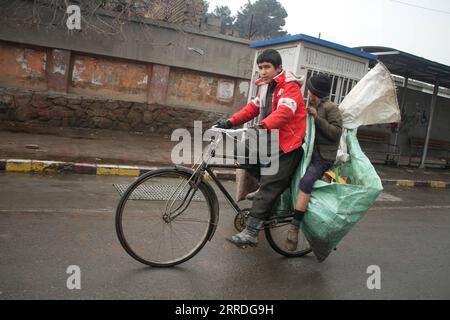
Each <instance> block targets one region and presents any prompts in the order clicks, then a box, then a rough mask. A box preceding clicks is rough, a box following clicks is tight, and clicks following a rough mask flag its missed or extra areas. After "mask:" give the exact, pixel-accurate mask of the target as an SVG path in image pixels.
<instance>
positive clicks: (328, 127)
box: [314, 97, 342, 163]
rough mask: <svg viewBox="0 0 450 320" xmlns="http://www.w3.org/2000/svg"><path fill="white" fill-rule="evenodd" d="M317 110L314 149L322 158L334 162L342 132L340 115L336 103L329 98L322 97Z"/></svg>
mask: <svg viewBox="0 0 450 320" xmlns="http://www.w3.org/2000/svg"><path fill="white" fill-rule="evenodd" d="M315 108H316V110H317V118H316V119H315V125H316V140H315V142H314V149H315V150H316V151H318V152H319V153H320V155H321V156H322V158H323V159H324V160H327V161H330V162H333V163H334V162H335V161H336V154H337V150H338V148H339V141H340V139H341V134H342V116H341V112H340V111H339V108H338V107H337V105H336V104H334V103H333V102H331V100H330V98H329V97H327V98H323V99H322V100H321V101H320V103H319V105H318V106H317V107H315Z"/></svg>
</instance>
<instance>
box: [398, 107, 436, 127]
mask: <svg viewBox="0 0 450 320" xmlns="http://www.w3.org/2000/svg"><path fill="white" fill-rule="evenodd" d="M406 109H408V108H404V109H403V110H402V124H401V127H400V132H402V133H403V132H408V131H411V130H413V129H423V128H427V126H428V121H429V114H428V112H427V111H426V110H425V108H424V107H423V106H422V105H420V104H419V103H418V102H416V105H415V107H414V109H413V111H412V112H407V111H406Z"/></svg>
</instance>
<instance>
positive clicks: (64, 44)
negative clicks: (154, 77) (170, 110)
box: [0, 1, 254, 79]
mask: <svg viewBox="0 0 450 320" xmlns="http://www.w3.org/2000/svg"><path fill="white" fill-rule="evenodd" d="M21 5H22V6H23V7H22V9H21V10H20V11H19V12H16V15H17V16H16V17H15V18H16V19H23V20H26V19H27V18H29V16H30V12H32V10H33V2H32V1H21ZM41 11H42V13H41V14H42V17H43V18H42V19H44V18H45V14H48V15H49V19H47V20H49V21H51V17H52V16H53V11H52V10H50V11H49V12H47V13H46V12H45V8H41ZM0 12H1V10H0ZM97 12H98V13H101V14H102V16H101V18H102V19H103V21H104V22H105V23H106V24H108V23H109V24H113V16H112V15H111V13H108V12H106V11H102V10H100V9H99V10H97ZM4 14H7V13H6V12H5V13H4ZM21 15H23V16H21ZM3 18H4V19H3V20H2V26H1V28H0V40H5V41H11V42H16V43H23V44H27V45H37V46H41V47H46V48H57V49H64V50H68V51H77V52H83V53H87V54H93V55H104V56H108V57H115V58H123V59H127V60H133V61H140V62H146V63H155V64H161V65H166V66H171V67H180V68H185V69H190V70H196V71H202V72H207V73H214V74H220V75H224V76H230V77H234V78H242V79H250V77H251V68H252V62H253V53H254V51H253V50H252V49H251V48H250V47H249V43H250V42H249V41H248V40H244V39H239V38H234V37H229V36H225V35H220V34H213V33H207V32H200V31H199V29H194V28H189V27H181V26H180V25H172V24H169V23H165V22H160V21H154V20H149V19H142V20H130V23H128V24H125V25H124V26H123V31H122V33H121V34H119V35H116V36H108V35H106V34H96V33H94V32H92V31H91V32H89V34H88V35H85V34H84V33H83V32H80V31H68V30H67V28H66V27H65V25H62V26H58V27H54V28H52V29H48V28H45V26H40V27H39V29H38V28H36V26H34V25H31V24H19V25H18V24H17V22H16V21H10V20H8V19H6V17H3ZM58 18H59V17H58ZM94 20H95V19H94ZM99 26H102V24H100V25H99ZM85 27H86V26H85V25H83V22H82V24H81V28H82V29H83V28H85ZM103 27H104V25H103Z"/></svg>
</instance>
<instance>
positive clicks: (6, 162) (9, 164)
mask: <svg viewBox="0 0 450 320" xmlns="http://www.w3.org/2000/svg"><path fill="white" fill-rule="evenodd" d="M155 169H157V167H146V166H123V165H110V164H90V163H77V162H63V161H47V160H24V159H0V172H1V171H6V172H28V173H76V174H91V175H113V176H128V177H138V176H140V175H142V174H144V173H146V172H149V171H152V170H155ZM214 173H215V174H216V175H217V178H219V179H221V180H235V177H236V176H235V173H234V172H232V171H230V170H224V171H221V170H214ZM381 182H382V183H383V185H396V186H399V187H407V188H417V187H420V188H436V189H450V182H444V181H422V180H404V179H397V180H395V179H382V180H381Z"/></svg>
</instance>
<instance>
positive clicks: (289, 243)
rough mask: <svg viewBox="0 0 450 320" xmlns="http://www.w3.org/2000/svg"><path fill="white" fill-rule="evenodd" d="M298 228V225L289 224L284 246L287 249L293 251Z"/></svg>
mask: <svg viewBox="0 0 450 320" xmlns="http://www.w3.org/2000/svg"><path fill="white" fill-rule="evenodd" d="M298 230H299V227H297V226H295V225H293V224H291V225H290V226H289V230H288V234H287V238H286V243H285V247H286V249H287V250H288V251H295V249H297V244H298Z"/></svg>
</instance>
